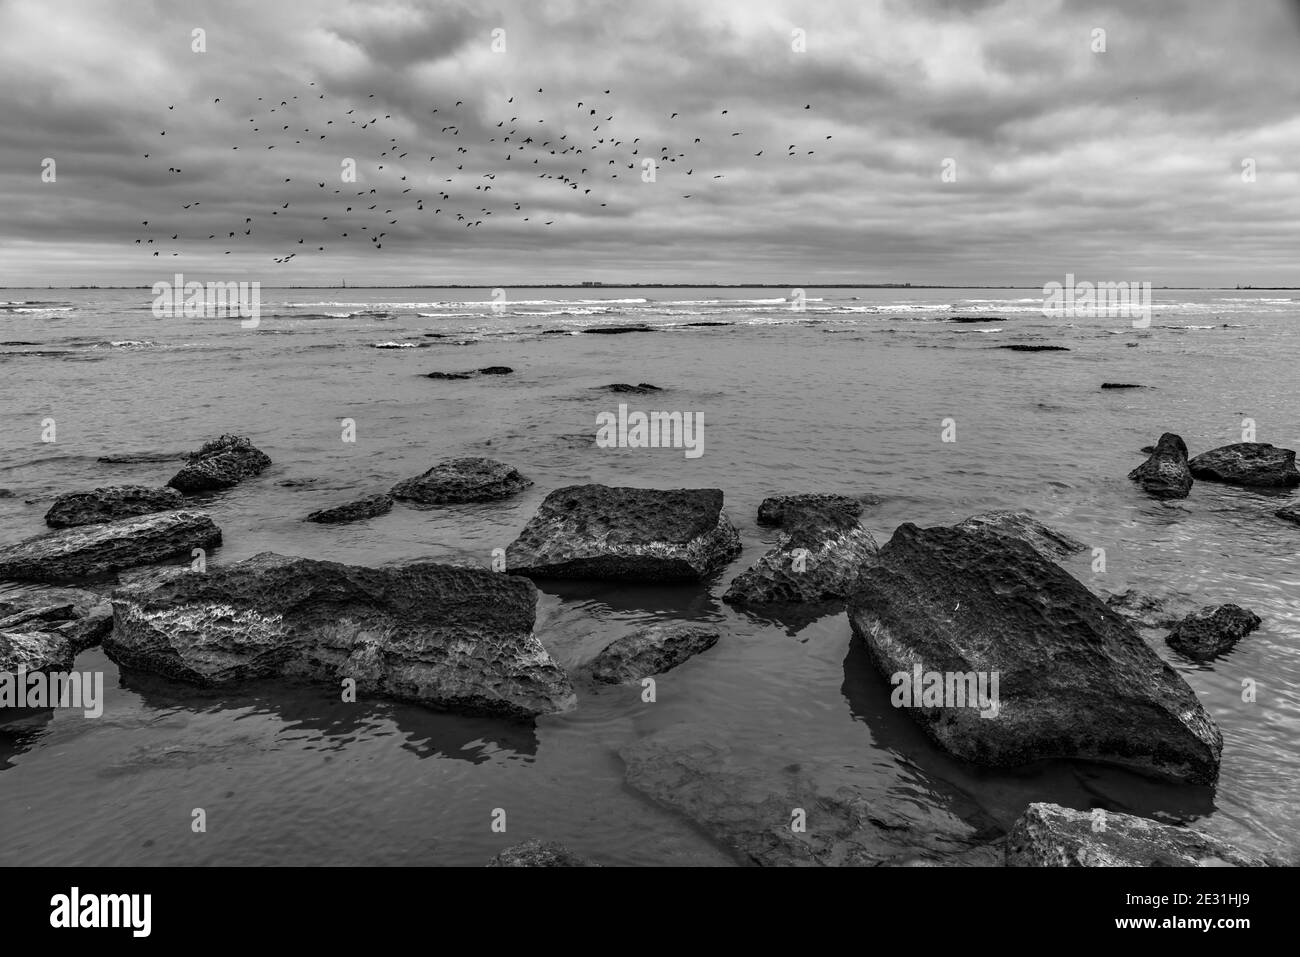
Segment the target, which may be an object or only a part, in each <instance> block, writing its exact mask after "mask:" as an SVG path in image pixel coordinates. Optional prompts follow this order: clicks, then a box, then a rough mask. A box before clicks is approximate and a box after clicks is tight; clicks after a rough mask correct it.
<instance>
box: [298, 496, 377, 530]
mask: <svg viewBox="0 0 1300 957" xmlns="http://www.w3.org/2000/svg"><path fill="white" fill-rule="evenodd" d="M392 508H393V497H392V496H391V495H389V494H388V493H386V492H380V493H379V494H378V495H370V496H367V497H366V498H363V499H358V500H357V501H355V502H348V503H347V504H346V505H335V506H334V507H333V508H323V509H320V510H319V511H316V512H312V513H311V514H310V515H308V516H307V518H306V519H304V521H308V522H320V523H322V524H326V525H332V524H335V523H338V522H356V521H359V520H361V519H363V518H374V517H375V516H376V515H383V514H384V513H385V512H389V511H392Z"/></svg>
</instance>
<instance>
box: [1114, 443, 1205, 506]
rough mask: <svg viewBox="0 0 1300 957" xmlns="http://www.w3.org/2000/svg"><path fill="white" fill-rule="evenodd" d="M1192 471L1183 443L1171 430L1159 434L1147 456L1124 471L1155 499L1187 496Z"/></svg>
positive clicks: (1185, 446)
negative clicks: (1130, 470) (1128, 470)
mask: <svg viewBox="0 0 1300 957" xmlns="http://www.w3.org/2000/svg"><path fill="white" fill-rule="evenodd" d="M1192 475H1193V472H1192V470H1191V469H1190V468H1189V467H1188V463H1187V443H1185V442H1184V441H1183V440H1182V438H1181V437H1179V436H1177V435H1174V433H1172V432H1166V433H1165V434H1164V435H1162V436H1160V441H1158V442H1157V443H1156V446H1155V449H1154V450H1153V451H1152V452H1151V457H1150V458H1148V459H1147V460H1146V461H1145V462H1143V463H1142V464H1141V465H1139V466H1138V467H1137V468H1135V469H1134V470H1133V471H1132V472H1129V473H1128V477H1129V478H1131V479H1132V480H1133V481H1135V482H1137V483H1138V484H1139V485H1141V486H1142V488H1143V489H1144V490H1145V491H1146V492H1147V493H1148V494H1150V495H1153V496H1155V497H1156V498H1187V495H1188V493H1189V492H1191V490H1192Z"/></svg>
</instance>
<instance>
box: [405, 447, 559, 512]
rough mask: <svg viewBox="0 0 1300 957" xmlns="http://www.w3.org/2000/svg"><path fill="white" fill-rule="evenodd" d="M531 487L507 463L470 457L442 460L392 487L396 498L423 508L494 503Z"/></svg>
mask: <svg viewBox="0 0 1300 957" xmlns="http://www.w3.org/2000/svg"><path fill="white" fill-rule="evenodd" d="M532 484H533V483H532V480H531V479H527V478H525V477H524V476H522V475H520V474H519V471H518V469H514V468H511V467H510V466H509V465H506V464H505V463H504V462H497V461H496V460H494V459H487V458H483V457H481V456H474V455H471V456H466V457H464V458H458V459H443V460H442V461H441V462H439V463H438V464H437V465H434V466H433V467H432V468H430V469H429V470H428V471H427V472H425V473H423V474H422V475H417V476H416V477H415V478H409V479H406V480H405V481H402V482H398V483H397V484H396V485H394V486H393V498H398V499H402V500H404V501H409V502H417V503H419V504H421V505H454V504H460V503H463V502H495V501H498V500H500V499H503V498H509V497H510V496H512V495H516V494H518V493H519V492H522V491H523V490H524V489H526V488H528V487H529V486H530V485H532Z"/></svg>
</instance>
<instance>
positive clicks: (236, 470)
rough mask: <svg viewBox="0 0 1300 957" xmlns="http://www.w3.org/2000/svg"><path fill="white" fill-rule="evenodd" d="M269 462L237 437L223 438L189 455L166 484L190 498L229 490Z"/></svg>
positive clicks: (258, 450) (259, 451) (245, 440)
mask: <svg viewBox="0 0 1300 957" xmlns="http://www.w3.org/2000/svg"><path fill="white" fill-rule="evenodd" d="M270 464H271V459H270V458H269V457H268V456H267V455H266V453H264V452H262V451H261V450H260V449H257V448H255V447H254V446H253V443H252V442H250V441H249V440H248V439H246V438H243V437H241V436H238V435H223V436H221V437H220V438H216V439H213V440H212V441H211V442H207V443H205V444H204V445H203V447H202V448H200V449H199V450H198V451H197V452H194V453H193V454H191V455H190V457H189V459H188V460H187V461H186V463H185V465H184V466H183V467H182V468H181V470H180V471H179V472H177V473H176V474H175V475H173V476H172V477H171V480H170V481H169V482H168V483H167V484H168V485H170V486H171V487H172V488H174V489H178V490H180V491H182V492H184V493H185V494H186V495H192V494H193V493H195V492H213V491H217V490H219V489H224V488H232V487H234V486H236V485H238V484H239V483H240V482H242V481H243V480H244V479H246V478H249V477H250V476H253V475H257V474H259V473H261V472H262V471H263V470H264V469H266V468H268V467H269V466H270Z"/></svg>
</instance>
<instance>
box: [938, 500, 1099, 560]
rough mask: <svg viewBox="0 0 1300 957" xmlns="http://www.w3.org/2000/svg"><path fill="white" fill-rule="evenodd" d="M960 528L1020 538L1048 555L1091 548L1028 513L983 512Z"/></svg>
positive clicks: (1064, 556)
mask: <svg viewBox="0 0 1300 957" xmlns="http://www.w3.org/2000/svg"><path fill="white" fill-rule="evenodd" d="M957 527H958V528H961V529H966V530H968V531H975V530H977V529H987V530H988V531H990V532H997V533H998V534H999V535H1007V536H1009V537H1011V538H1017V539H1019V540H1020V541H1022V542H1024V543H1025V544H1027V545H1029V546H1031V547H1033V548H1034V549H1036V550H1037V551H1039V552H1041V553H1042V554H1043V555H1045V556H1046V557H1047V558H1066V557H1068V556H1070V555H1074V554H1076V553H1078V552H1081V551H1084V550H1085V549H1086V548H1087V547H1088V546H1087V545H1085V544H1084V543H1083V542H1081V541H1079V540H1078V539H1077V538H1074V537H1073V536H1070V535H1067V534H1066V533H1065V532H1062V531H1059V530H1057V529H1055V528H1052V526H1050V525H1044V524H1043V523H1042V522H1040V521H1039V520H1038V519H1036V518H1034V517H1033V516H1031V515H1029V514H1027V513H1025V512H1009V511H999V512H981V513H980V514H979V515H972V516H971V517H970V518H968V519H965V520H963V521H961V522H958V523H957Z"/></svg>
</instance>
